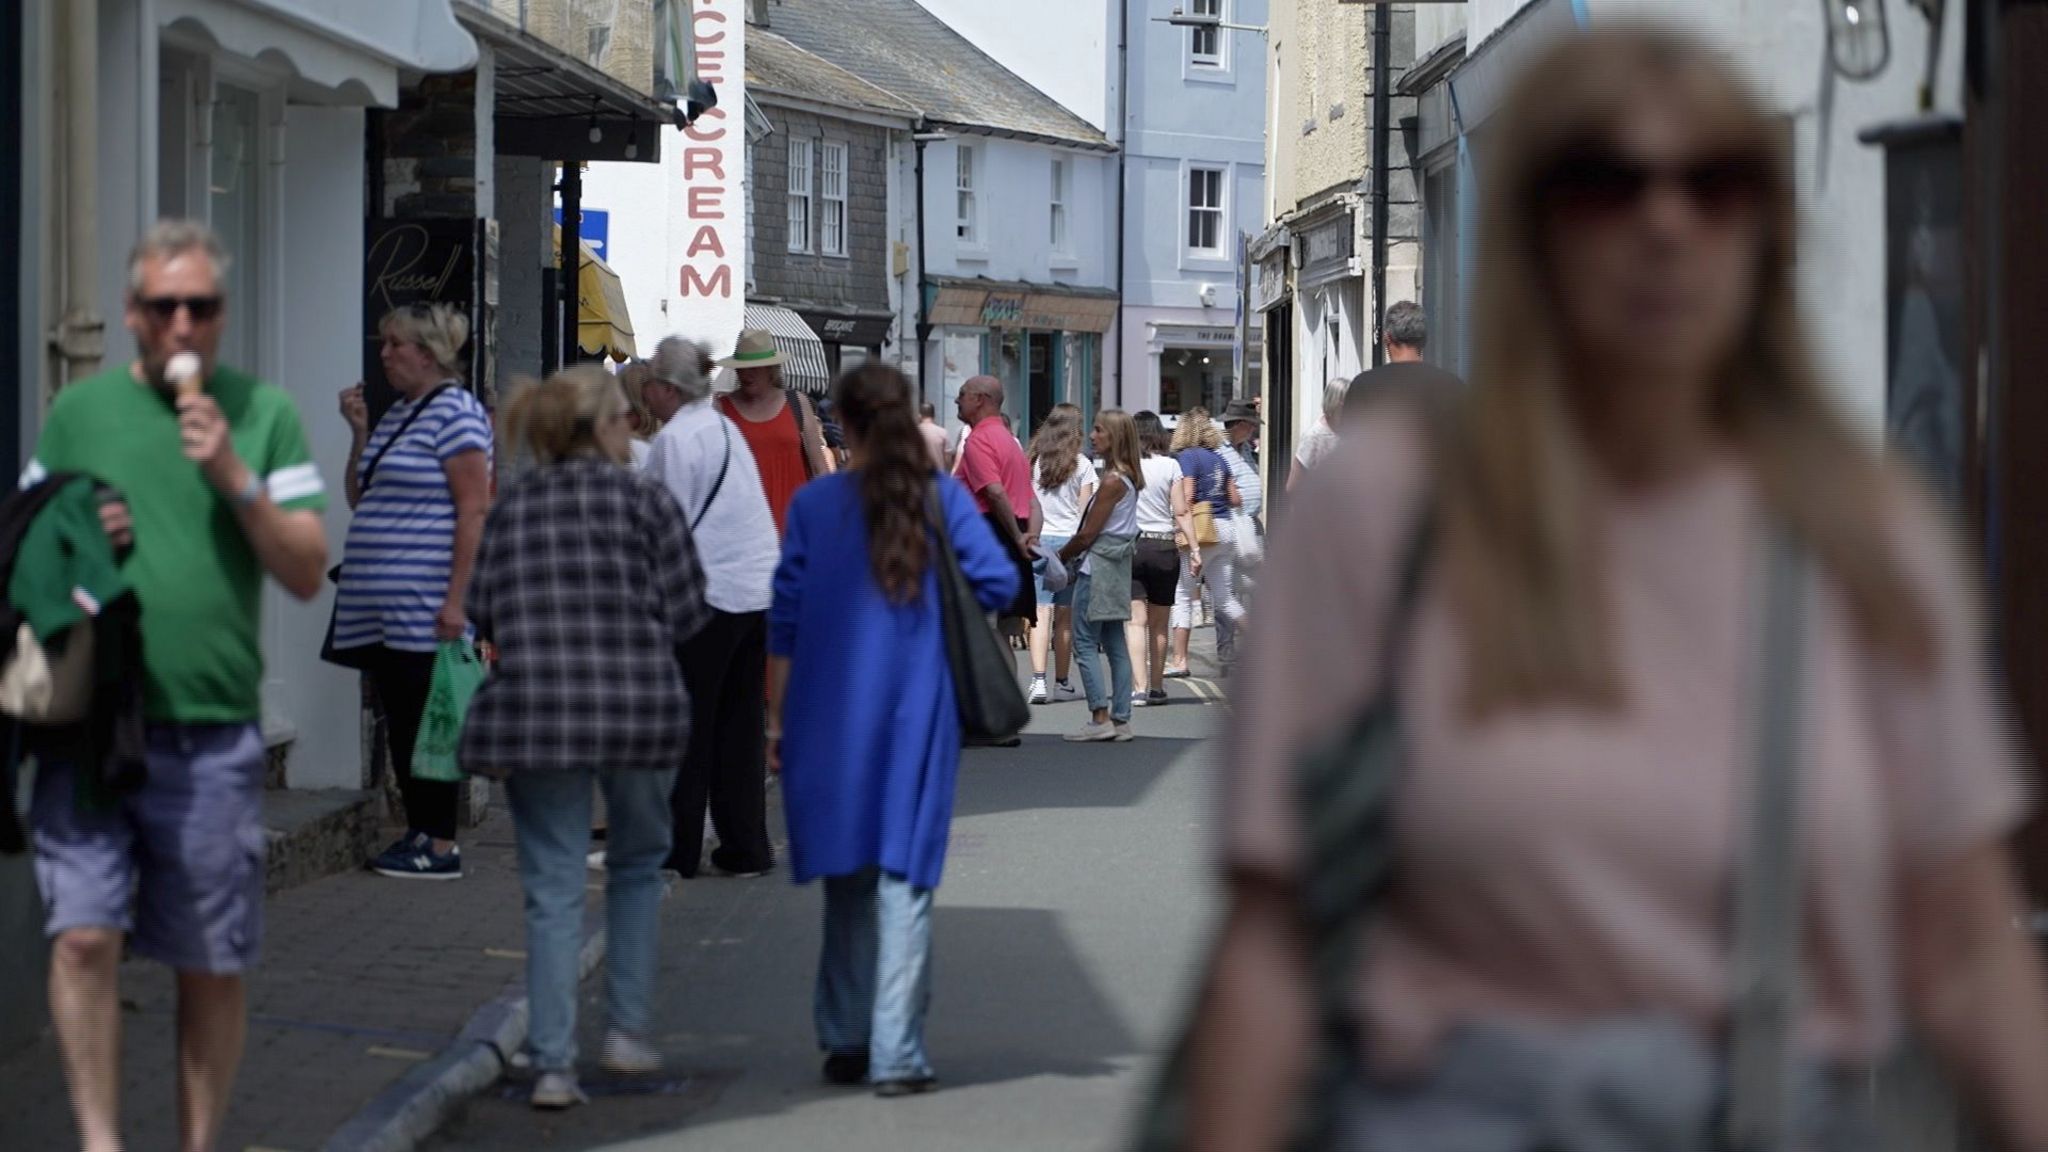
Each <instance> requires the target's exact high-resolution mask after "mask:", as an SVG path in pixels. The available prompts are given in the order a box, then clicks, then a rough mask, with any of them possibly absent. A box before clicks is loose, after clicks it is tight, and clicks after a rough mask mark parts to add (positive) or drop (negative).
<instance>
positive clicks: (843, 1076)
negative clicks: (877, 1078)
mask: <svg viewBox="0 0 2048 1152" xmlns="http://www.w3.org/2000/svg"><path fill="white" fill-rule="evenodd" d="M825 1082H826V1083H827V1084H837V1085H838V1086H839V1087H841V1088H858V1087H860V1086H861V1085H863V1084H865V1083H867V1082H868V1054H867V1053H866V1052H834V1053H832V1054H831V1055H830V1056H827V1057H825Z"/></svg>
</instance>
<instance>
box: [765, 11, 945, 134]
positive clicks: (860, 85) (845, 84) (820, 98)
mask: <svg viewBox="0 0 2048 1152" xmlns="http://www.w3.org/2000/svg"><path fill="white" fill-rule="evenodd" d="M747 88H748V89H749V90H759V91H761V92H763V93H780V94H782V95H784V96H796V97H800V98H802V99H805V100H815V101H817V102H818V103H820V104H830V105H832V106H833V107H838V108H861V109H865V110H867V111H870V112H883V113H888V114H890V115H894V116H904V117H909V118H912V119H914V118H916V117H917V115H918V110H917V107H916V106H915V105H913V104H911V103H909V102H908V101H906V100H903V99H902V98H900V97H898V96H895V95H893V94H892V93H889V92H887V91H884V90H883V89H880V88H877V87H875V86H874V85H873V84H870V83H868V82H867V81H865V80H863V79H861V78H860V77H858V76H856V75H854V74H853V73H851V72H848V71H847V70H846V69H844V68H841V67H839V66H838V65H837V64H834V63H832V62H831V61H829V60H826V59H824V58H822V57H819V56H816V55H813V54H812V53H809V52H806V51H804V50H803V49H801V48H799V47H797V46H796V45H794V44H791V43H790V42H789V41H788V40H785V39H783V38H782V37H780V36H778V35H776V34H775V32H774V31H773V30H772V29H769V28H755V27H749V28H748V29H747Z"/></svg>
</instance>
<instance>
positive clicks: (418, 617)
mask: <svg viewBox="0 0 2048 1152" xmlns="http://www.w3.org/2000/svg"><path fill="white" fill-rule="evenodd" d="M413 407H414V402H413V401H408V400H401V401H399V402H398V403H396V404H394V405H392V406H391V410H390V411H388V412H386V413H385V414H384V418H383V419H382V420H380V421H378V422H377V429H376V431H374V432H372V433H371V434H370V440H369V443H368V444H366V445H364V447H363V459H362V463H361V464H360V465H358V469H359V470H358V472H357V479H358V480H361V479H362V477H363V474H364V473H365V472H367V471H368V469H369V464H370V462H371V461H373V460H375V461H378V463H377V472H376V475H375V476H374V477H373V478H372V479H371V482H370V484H369V487H368V491H365V492H364V493H363V494H362V500H361V501H360V502H359V503H358V504H357V505H356V514H355V519H354V520H353V521H352V522H351V523H350V524H349V528H348V544H347V547H346V550H345V551H344V552H343V553H342V562H341V587H340V589H339V590H338V591H337V592H336V593H335V597H336V599H335V605H336V607H335V617H334V646H335V647H336V648H361V647H365V646H367V645H371V644H382V645H384V646H386V647H388V648H394V649H397V650H398V651H401V652H432V651H433V650H434V647H435V640H434V621H435V618H436V617H438V616H439V615H440V613H441V603H442V601H444V600H445V599H447V596H448V580H449V573H450V568H451V567H452V565H453V563H454V551H455V498H454V496H453V495H452V494H451V493H450V492H449V490H448V474H447V471H446V465H447V463H448V461H450V460H452V459H454V458H455V457H457V456H460V455H462V454H463V453H465V452H482V453H484V454H485V458H486V459H489V457H490V452H491V425H490V420H489V418H488V417H487V416H485V414H484V407H483V405H482V404H481V403H479V402H478V401H477V398H476V397H475V396H473V395H471V394H470V393H469V392H467V391H465V390H464V389H462V388H459V387H457V388H449V389H446V390H445V391H443V392H442V393H441V394H440V395H439V396H436V397H435V398H434V400H433V401H432V405H431V407H429V408H427V410H426V411H424V412H421V413H420V415H419V418H418V419H417V420H414V421H413V422H412V426H411V427H409V428H407V429H406V430H405V437H404V439H402V440H400V441H399V442H398V443H397V444H395V445H391V437H392V436H393V435H394V434H396V433H397V431H398V427H399V425H401V424H403V423H405V419H406V417H407V416H408V415H410V414H411V412H412V410H413ZM386 445H390V448H389V450H388V451H387V450H386Z"/></svg>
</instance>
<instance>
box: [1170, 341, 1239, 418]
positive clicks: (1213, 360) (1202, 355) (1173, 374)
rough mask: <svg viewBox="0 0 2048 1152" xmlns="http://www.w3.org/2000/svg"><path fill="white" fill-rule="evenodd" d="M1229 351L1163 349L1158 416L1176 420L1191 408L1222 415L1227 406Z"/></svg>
mask: <svg viewBox="0 0 2048 1152" xmlns="http://www.w3.org/2000/svg"><path fill="white" fill-rule="evenodd" d="M1230 359H1231V357H1230V350H1229V349H1228V348H1221V347H1218V348H1166V349H1162V350H1161V351H1160V353H1159V414H1160V415H1162V416H1178V415H1180V414H1181V413H1183V412H1186V411H1187V410H1188V409H1190V408H1207V409H1208V410H1209V412H1210V414H1211V415H1215V414H1218V413H1221V412H1222V411H1223V407H1224V405H1226V404H1228V403H1229V402H1230Z"/></svg>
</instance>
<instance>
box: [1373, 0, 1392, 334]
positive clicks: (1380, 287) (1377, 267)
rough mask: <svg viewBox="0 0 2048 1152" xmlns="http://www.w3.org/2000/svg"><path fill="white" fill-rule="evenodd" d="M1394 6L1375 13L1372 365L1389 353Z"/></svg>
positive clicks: (1382, 6)
mask: <svg viewBox="0 0 2048 1152" xmlns="http://www.w3.org/2000/svg"><path fill="white" fill-rule="evenodd" d="M1393 55H1394V6H1393V5H1392V4H1376V5H1374V6H1373V14H1372V285H1373V287H1372V291H1373V299H1372V366H1373V367H1375V368H1377V367H1379V366H1380V365H1381V364H1382V363H1384V362H1385V360H1386V356H1387V344H1386V339H1385V337H1386V332H1385V331H1384V329H1385V326H1386V322H1387V200H1388V195H1387V182H1388V179H1389V173H1388V172H1387V164H1388V160H1389V157H1388V151H1389V149H1388V143H1389V142H1390V141H1391V140H1392V138H1393V130H1394V125H1393V119H1394V101H1393V91H1392V89H1393V85H1394V61H1393Z"/></svg>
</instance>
